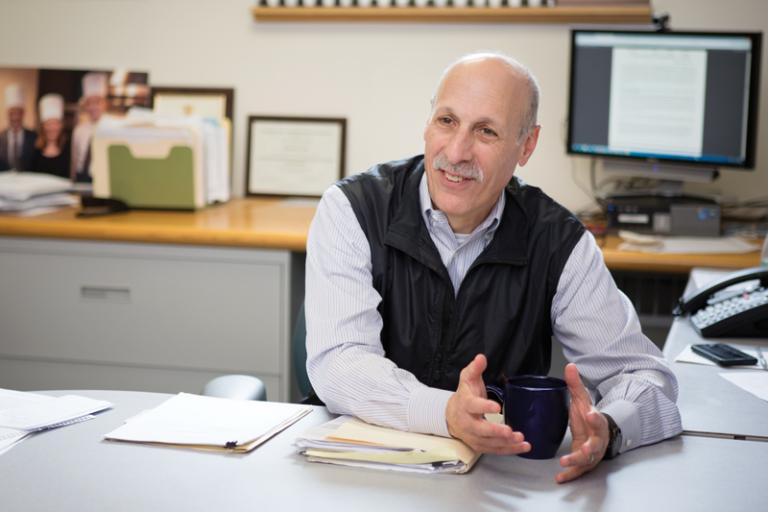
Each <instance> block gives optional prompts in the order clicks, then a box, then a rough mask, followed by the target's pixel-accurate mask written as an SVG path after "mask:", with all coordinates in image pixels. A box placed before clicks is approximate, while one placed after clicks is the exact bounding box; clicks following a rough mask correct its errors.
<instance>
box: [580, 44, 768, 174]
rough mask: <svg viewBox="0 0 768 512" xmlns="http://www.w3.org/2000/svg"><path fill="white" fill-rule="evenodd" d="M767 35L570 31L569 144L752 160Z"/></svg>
mask: <svg viewBox="0 0 768 512" xmlns="http://www.w3.org/2000/svg"><path fill="white" fill-rule="evenodd" d="M760 44H761V34H754V33H693V32H624V31H596V30H574V31H572V34H571V77H570V103H569V119H568V140H567V151H568V153H571V154H583V155H592V156H606V157H627V158H636V159H644V160H650V161H665V162H676V163H685V164H701V165H707V166H710V167H720V166H730V167H742V168H751V167H753V166H754V155H755V137H756V131H757V127H756V121H757V96H758V94H759V85H758V82H759V75H760V67H759V66H760Z"/></svg>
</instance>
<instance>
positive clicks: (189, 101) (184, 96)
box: [150, 86, 235, 123]
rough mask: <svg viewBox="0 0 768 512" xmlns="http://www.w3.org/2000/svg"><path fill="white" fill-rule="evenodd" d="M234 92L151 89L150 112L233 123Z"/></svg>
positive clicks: (176, 88)
mask: <svg viewBox="0 0 768 512" xmlns="http://www.w3.org/2000/svg"><path fill="white" fill-rule="evenodd" d="M234 103H235V90H234V89H228V88H215V87H174V86H159V87H152V94H151V97H150V107H151V108H152V110H155V111H158V112H161V113H168V114H178V115H201V116H214V117H225V118H227V119H229V122H230V123H233V121H234V117H233V116H234Z"/></svg>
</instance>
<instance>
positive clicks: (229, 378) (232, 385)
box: [203, 302, 316, 403]
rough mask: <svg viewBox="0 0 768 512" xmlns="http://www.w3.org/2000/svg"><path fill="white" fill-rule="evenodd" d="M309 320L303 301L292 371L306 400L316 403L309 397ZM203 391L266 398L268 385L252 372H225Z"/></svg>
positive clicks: (293, 343)
mask: <svg viewBox="0 0 768 512" xmlns="http://www.w3.org/2000/svg"><path fill="white" fill-rule="evenodd" d="M306 339H307V322H306V319H305V318H304V303H303V302H302V304H301V307H300V308H299V312H298V314H297V315H296V324H295V325H294V328H293V336H292V337H291V362H292V365H293V374H294V376H295V378H296V383H297V384H298V387H299V393H300V394H301V397H302V400H301V401H302V402H303V403H316V402H315V401H311V400H310V401H309V402H308V399H309V398H310V397H312V396H314V392H313V391H312V384H310V382H309V377H308V376H307V346H306ZM203 395H205V396H215V397H220V398H234V399H237V400H262V401H264V400H266V399H267V388H266V386H265V385H264V382H262V381H261V379H259V378H258V377H254V376H252V375H222V376H220V377H216V378H215V379H212V380H210V381H209V382H208V383H207V384H206V385H205V387H204V388H203Z"/></svg>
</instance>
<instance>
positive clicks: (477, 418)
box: [445, 354, 531, 455]
mask: <svg viewBox="0 0 768 512" xmlns="http://www.w3.org/2000/svg"><path fill="white" fill-rule="evenodd" d="M487 365H488V361H487V360H486V359H485V356H484V355H482V354H478V355H476V356H475V358H474V359H473V360H472V361H471V362H470V363H469V364H468V365H467V366H466V367H465V368H464V369H463V370H461V375H460V376H459V386H458V388H457V389H456V392H455V393H454V394H453V395H452V396H451V398H450V399H449V400H448V406H447V407H446V409H445V419H446V422H447V424H448V432H450V434H451V435H452V436H453V437H455V438H458V439H461V440H462V441H464V442H465V443H467V444H468V445H469V446H470V447H471V448H472V449H473V450H475V451H477V452H479V453H496V454H502V455H508V454H518V453H524V452H527V451H529V450H530V449H531V445H530V444H529V443H527V442H525V439H524V437H523V434H521V433H520V432H514V431H513V430H512V429H511V428H510V427H509V426H507V425H503V424H502V425H499V424H496V423H491V422H489V421H487V420H486V419H485V417H484V415H485V414H495V413H498V412H500V409H501V408H500V407H499V404H497V403H496V402H494V401H493V400H488V398H487V395H486V393H485V383H484V382H483V372H484V371H485V368H486V366H487Z"/></svg>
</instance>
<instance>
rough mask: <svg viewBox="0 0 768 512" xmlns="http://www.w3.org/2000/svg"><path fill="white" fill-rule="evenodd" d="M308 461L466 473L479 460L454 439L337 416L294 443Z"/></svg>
mask: <svg viewBox="0 0 768 512" xmlns="http://www.w3.org/2000/svg"><path fill="white" fill-rule="evenodd" d="M295 444H296V446H297V447H298V448H299V452H300V453H302V454H304V455H306V456H307V460H309V461H310V462H325V463H328V464H340V465H344V466H355V467H367V468H374V469H386V470H394V471H411V472H417V473H466V472H467V471H469V470H470V469H471V468H472V466H473V465H474V464H475V462H477V460H478V459H479V458H480V455H479V454H477V453H475V452H474V451H472V449H471V448H470V447H468V446H467V445H466V444H464V443H462V442H461V441H459V440H458V439H451V438H445V437H438V436H431V435H427V434H416V433H413V432H401V431H399V430H393V429H389V428H385V427H377V426H374V425H369V424H368V423H365V422H363V421H360V420H358V419H356V418H352V417H350V416H340V417H338V418H336V419H335V420H332V421H329V422H328V423H325V424H323V425H320V426H318V427H314V428H312V429H310V430H309V431H307V432H305V433H304V435H303V436H302V437H300V438H298V439H297V440H296V443H295Z"/></svg>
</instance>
